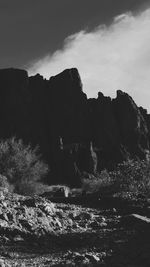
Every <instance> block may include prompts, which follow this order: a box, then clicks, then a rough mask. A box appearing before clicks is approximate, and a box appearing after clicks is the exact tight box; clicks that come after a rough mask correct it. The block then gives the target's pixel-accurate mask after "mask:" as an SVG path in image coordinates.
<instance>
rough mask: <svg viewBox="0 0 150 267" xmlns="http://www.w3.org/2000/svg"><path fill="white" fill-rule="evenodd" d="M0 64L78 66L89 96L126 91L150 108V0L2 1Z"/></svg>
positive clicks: (32, 68) (48, 72)
mask: <svg viewBox="0 0 150 267" xmlns="http://www.w3.org/2000/svg"><path fill="white" fill-rule="evenodd" d="M0 36H1V38H0V68H6V67H17V68H25V69H27V70H28V71H29V74H30V75H32V74H35V73H37V72H39V73H41V74H42V75H43V76H44V77H46V78H49V77H50V76H52V75H55V74H57V73H58V72H60V71H62V70H63V69H65V68H70V67H77V68H78V69H79V72H80V75H81V78H82V81H83V89H84V91H85V92H86V93H87V95H88V97H96V95H97V92H98V91H102V92H103V93H104V94H105V95H110V96H112V97H114V96H115V92H116V90H117V89H122V90H124V91H126V92H128V93H129V94H130V95H131V96H132V97H133V98H134V99H135V101H136V102H137V104H138V105H142V106H144V107H145V108H147V109H148V110H149V111H150V0H148V1H144V0H126V1H125V0H13V1H12V0H11V1H10V0H0Z"/></svg>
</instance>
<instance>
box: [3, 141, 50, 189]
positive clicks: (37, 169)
mask: <svg viewBox="0 0 150 267" xmlns="http://www.w3.org/2000/svg"><path fill="white" fill-rule="evenodd" d="M47 173H48V165H47V164H45V163H44V162H43V161H42V160H41V155H40V154H39V153H38V147H36V148H34V149H32V148H31V146H30V145H24V144H23V142H22V140H17V139H16V138H14V137H13V138H10V139H7V140H2V141H1V142H0V174H1V175H3V176H5V177H7V180H8V183H9V184H11V185H13V186H14V191H15V192H16V193H25V192H23V191H24V190H26V188H27V186H25V185H27V184H31V183H32V185H33V184H34V183H36V182H37V181H39V180H41V179H42V178H44V177H45V176H46V175H47Z"/></svg>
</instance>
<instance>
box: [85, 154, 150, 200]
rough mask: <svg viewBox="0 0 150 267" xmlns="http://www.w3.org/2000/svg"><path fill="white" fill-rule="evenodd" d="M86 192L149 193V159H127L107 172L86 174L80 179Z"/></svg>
mask: <svg viewBox="0 0 150 267" xmlns="http://www.w3.org/2000/svg"><path fill="white" fill-rule="evenodd" d="M82 188H83V190H85V191H86V192H91V193H93V192H100V193H101V194H103V193H104V194H105V193H110V194H113V193H122V192H133V193H144V194H147V195H149V194H150V161H149V160H133V159H132V160H128V161H126V162H123V163H121V164H119V165H118V166H117V168H116V169H115V170H114V171H112V172H108V171H107V170H104V171H102V172H101V173H100V174H97V175H96V176H93V175H89V174H88V175H86V176H85V177H84V178H83V180H82Z"/></svg>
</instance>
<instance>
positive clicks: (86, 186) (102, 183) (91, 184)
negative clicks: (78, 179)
mask: <svg viewBox="0 0 150 267" xmlns="http://www.w3.org/2000/svg"><path fill="white" fill-rule="evenodd" d="M112 183H113V181H112V178H111V176H110V174H109V172H108V171H107V170H103V171H102V172H101V173H97V175H92V174H91V175H90V174H88V175H87V174H86V175H85V176H84V178H83V179H82V189H83V190H85V191H86V192H90V193H94V192H97V191H100V190H103V189H104V188H106V187H109V186H111V185H112Z"/></svg>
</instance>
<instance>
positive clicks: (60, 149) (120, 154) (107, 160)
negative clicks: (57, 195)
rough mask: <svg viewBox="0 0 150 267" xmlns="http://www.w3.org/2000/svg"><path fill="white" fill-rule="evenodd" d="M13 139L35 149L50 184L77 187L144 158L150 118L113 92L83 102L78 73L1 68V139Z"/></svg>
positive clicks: (149, 137) (125, 96)
mask: <svg viewBox="0 0 150 267" xmlns="http://www.w3.org/2000/svg"><path fill="white" fill-rule="evenodd" d="M12 136H16V137H17V138H21V139H23V140H24V142H25V143H31V144H32V145H33V146H35V145H37V144H38V145H39V146H40V150H41V153H42V154H43V157H44V158H45V160H46V161H47V162H48V164H49V166H50V175H49V178H48V181H49V183H67V184H69V185H72V186H74V185H78V184H80V177H81V175H82V173H83V172H87V173H96V172H97V171H100V170H102V169H104V168H108V169H112V168H114V166H115V165H116V164H117V163H119V162H122V161H124V160H127V159H128V158H134V157H135V158H137V157H138V158H140V159H143V158H145V157H146V156H147V155H148V153H149V148H150V115H148V114H147V111H146V110H144V109H143V108H141V107H140V108H139V107H138V106H137V105H136V104H135V102H134V101H133V99H132V98H131V97H130V96H129V95H128V94H127V93H124V92H122V91H117V96H116V98H115V99H111V98H110V97H105V96H104V95H103V94H102V93H101V92H99V93H98V97H97V98H96V99H87V96H86V94H85V93H84V92H83V88H82V82H81V78H80V75H79V73H78V70H77V69H67V70H65V71H63V72H62V73H60V74H58V75H56V76H54V77H51V78H50V79H49V80H46V79H44V78H43V77H42V76H40V75H39V74H37V75H35V76H32V77H29V76H28V73H27V72H26V71H24V70H19V69H4V70H0V138H1V139H2V138H8V137H12Z"/></svg>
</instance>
